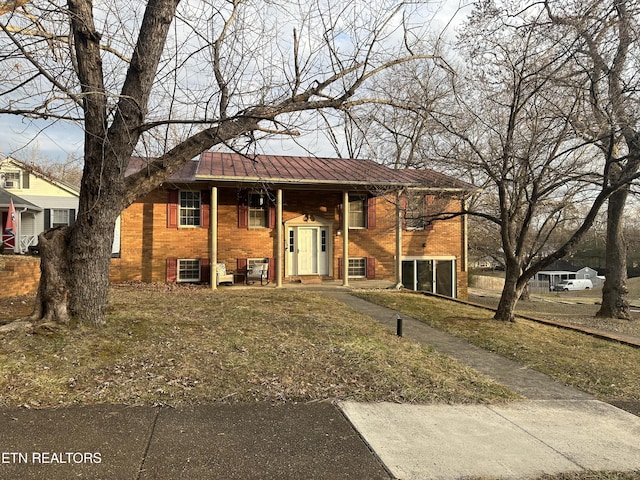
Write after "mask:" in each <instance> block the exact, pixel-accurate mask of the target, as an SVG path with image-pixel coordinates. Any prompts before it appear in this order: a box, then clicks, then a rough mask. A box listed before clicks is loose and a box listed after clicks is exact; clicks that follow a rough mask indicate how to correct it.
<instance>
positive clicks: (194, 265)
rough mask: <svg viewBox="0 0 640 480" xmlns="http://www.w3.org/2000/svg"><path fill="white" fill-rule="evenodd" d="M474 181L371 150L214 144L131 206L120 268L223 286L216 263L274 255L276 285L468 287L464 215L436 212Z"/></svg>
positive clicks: (151, 278)
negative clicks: (318, 152)
mask: <svg viewBox="0 0 640 480" xmlns="http://www.w3.org/2000/svg"><path fill="white" fill-rule="evenodd" d="M145 165H146V160H145V159H142V158H134V159H132V161H131V163H130V165H129V170H128V171H129V172H130V173H133V172H134V171H137V170H139V169H141V168H144V167H145ZM471 188H472V187H471V186H470V185H469V184H467V183H464V182H461V181H458V180H457V179H454V178H451V177H448V176H445V175H442V174H439V173H436V172H433V171H430V170H409V169H404V170H393V169H390V168H387V167H384V166H382V165H380V164H378V163H375V162H373V161H370V160H353V159H330V158H313V157H285V156H268V155H258V156H253V157H247V156H242V155H239V154H231V153H214V152H206V153H204V154H202V155H201V157H200V158H199V159H198V160H194V161H191V162H189V163H188V164H186V165H185V166H184V167H183V168H182V169H181V171H179V172H178V173H176V174H174V175H173V176H172V177H171V179H170V181H168V182H166V183H165V184H163V185H162V186H161V187H160V188H158V189H156V190H154V191H153V192H151V193H150V194H148V195H146V196H145V197H143V198H140V199H139V200H138V201H136V202H135V203H134V204H132V205H131V206H130V207H128V208H127V209H126V210H124V211H123V212H122V215H121V223H120V230H119V232H118V231H117V232H116V233H117V234H119V236H120V238H119V240H120V243H119V245H120V251H119V254H118V255H117V256H116V257H117V258H113V259H112V266H111V279H112V280H113V281H130V280H142V281H145V282H162V281H169V282H207V283H209V282H210V283H211V284H212V287H213V288H215V287H216V282H211V272H212V269H211V266H212V265H217V264H219V263H223V264H224V265H225V267H226V270H227V271H228V272H230V271H233V272H235V273H236V279H235V280H236V282H241V281H243V280H244V278H243V276H242V274H243V273H244V272H246V270H247V268H250V267H251V266H252V265H253V264H255V263H258V262H266V263H268V265H269V269H268V275H269V280H270V281H272V282H274V284H275V285H276V286H280V285H282V283H283V282H293V281H305V280H317V281H321V280H329V279H333V280H337V279H340V280H341V282H342V284H343V285H348V284H349V282H351V281H353V280H356V279H357V280H366V279H377V280H388V281H389V282H394V283H396V284H397V283H402V284H403V285H404V286H405V287H407V288H411V289H419V290H429V291H433V292H437V293H441V294H444V295H449V296H453V297H463V298H464V297H466V295H467V271H466V270H467V267H466V264H467V247H466V245H467V238H466V228H467V227H466V219H465V217H464V216H458V217H455V218H453V219H450V220H440V221H433V222H430V221H429V220H428V219H429V215H430V214H431V215H432V214H433V213H435V212H436V210H437V211H445V210H446V211H452V210H453V211H460V208H461V206H462V202H463V201H464V200H463V198H464V196H465V193H466V192H468V191H469V190H470V189H471ZM345 265H346V268H344V266H345ZM345 271H346V275H345Z"/></svg>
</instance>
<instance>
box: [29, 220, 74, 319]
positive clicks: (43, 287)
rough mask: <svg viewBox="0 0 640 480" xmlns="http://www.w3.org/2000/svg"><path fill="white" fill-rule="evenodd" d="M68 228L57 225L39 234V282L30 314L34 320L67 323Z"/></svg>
mask: <svg viewBox="0 0 640 480" xmlns="http://www.w3.org/2000/svg"><path fill="white" fill-rule="evenodd" d="M69 232H70V229H69V227H57V228H54V229H52V230H48V231H46V232H42V233H41V234H40V235H39V236H38V246H39V248H40V284H39V285H38V293H37V294H36V302H35V307H34V310H33V314H32V315H31V320H32V321H34V322H54V323H62V324H65V325H67V324H68V323H69V313H68V312H69V309H68V299H69V278H70V277H71V275H70V272H69V261H68V248H67V246H68V244H69Z"/></svg>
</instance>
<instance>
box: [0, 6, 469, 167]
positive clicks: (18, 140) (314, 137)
mask: <svg viewBox="0 0 640 480" xmlns="http://www.w3.org/2000/svg"><path fill="white" fill-rule="evenodd" d="M429 5H433V3H429ZM457 9H458V2H457V1H451V0H444V1H443V3H442V5H441V6H440V9H439V10H438V13H437V14H436V17H435V19H434V23H433V29H440V28H444V25H446V24H447V22H448V21H449V19H450V18H451V17H452V16H453V15H454V13H455V12H456V10H457ZM461 17H462V15H460V14H458V19H459V18H461ZM337 135H338V136H340V132H337ZM342 150H343V151H346V149H344V148H343V149H342ZM257 151H258V152H259V153H260V152H264V153H272V154H283V155H309V154H312V155H317V156H327V157H334V156H336V151H335V149H334V148H333V146H332V145H331V143H330V142H329V140H328V139H327V138H326V137H325V135H324V134H323V133H322V132H319V131H315V132H311V133H308V134H306V135H304V136H301V137H296V138H288V137H279V138H274V139H271V140H269V141H265V142H261V143H260V144H259V145H258V147H257ZM82 154H83V131H82V128H81V126H80V125H74V124H71V123H66V122H60V121H59V122H46V121H43V120H31V119H25V118H23V117H20V116H11V115H0V155H2V156H5V157H7V156H12V157H16V158H19V159H22V160H26V161H32V160H33V157H34V156H36V155H37V156H42V157H45V158H47V159H51V160H57V161H65V160H67V159H68V158H70V157H73V158H81V157H82Z"/></svg>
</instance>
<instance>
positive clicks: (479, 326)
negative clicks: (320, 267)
mask: <svg viewBox="0 0 640 480" xmlns="http://www.w3.org/2000/svg"><path fill="white" fill-rule="evenodd" d="M358 296H359V297H361V298H364V299H366V300H369V301H372V302H374V303H379V304H381V305H385V306H387V307H390V308H393V309H395V310H398V311H400V312H402V313H404V314H406V315H409V316H411V317H414V318H416V319H420V320H422V321H424V322H426V323H428V324H430V325H432V326H433V327H435V328H438V329H440V330H443V331H445V332H448V333H451V334H453V335H456V336H458V337H462V338H465V339H466V340H468V341H469V342H471V343H474V344H476V345H478V346H480V347H482V348H485V349H487V350H490V351H494V352H497V353H499V354H500V355H503V356H505V357H508V358H511V359H513V360H516V361H518V362H520V363H522V364H523V365H526V366H527V367H530V368H533V369H535V370H539V371H541V372H544V373H546V374H548V375H550V376H552V377H554V378H556V379H557V380H558V381H560V382H562V383H565V384H568V385H573V386H575V387H577V388H579V389H581V390H583V391H585V392H589V393H591V394H593V395H594V396H596V397H597V398H600V399H602V400H604V401H608V402H638V401H640V349H638V348H633V347H629V346H625V345H620V344H618V343H615V342H610V341H606V340H600V339H597V338H594V337H590V336H588V335H585V334H582V333H577V332H572V331H568V330H564V329H560V328H555V327H550V326H546V325H541V324H538V323H535V322H531V321H527V320H522V319H518V320H517V321H516V323H505V322H499V321H497V320H493V319H492V318H491V317H492V312H489V311H487V310H483V309H479V308H474V307H470V306H466V305H461V304H457V303H454V302H450V301H446V300H440V299H436V298H432V297H427V296H424V295H419V294H414V293H402V292H384V291H362V292H360V293H358Z"/></svg>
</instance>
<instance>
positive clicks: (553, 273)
mask: <svg viewBox="0 0 640 480" xmlns="http://www.w3.org/2000/svg"><path fill="white" fill-rule="evenodd" d="M573 279H589V280H591V281H592V282H593V285H594V286H598V285H601V284H602V280H601V279H600V278H598V272H597V271H596V270H594V269H593V268H590V267H577V266H575V265H573V264H571V263H570V262H568V261H566V260H558V261H556V262H554V263H552V264H551V265H549V266H548V267H547V268H545V269H544V270H540V271H539V272H538V273H536V275H535V276H534V277H533V280H538V281H543V282H549V288H552V287H553V286H554V285H557V284H558V283H560V282H562V281H564V280H573Z"/></svg>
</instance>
